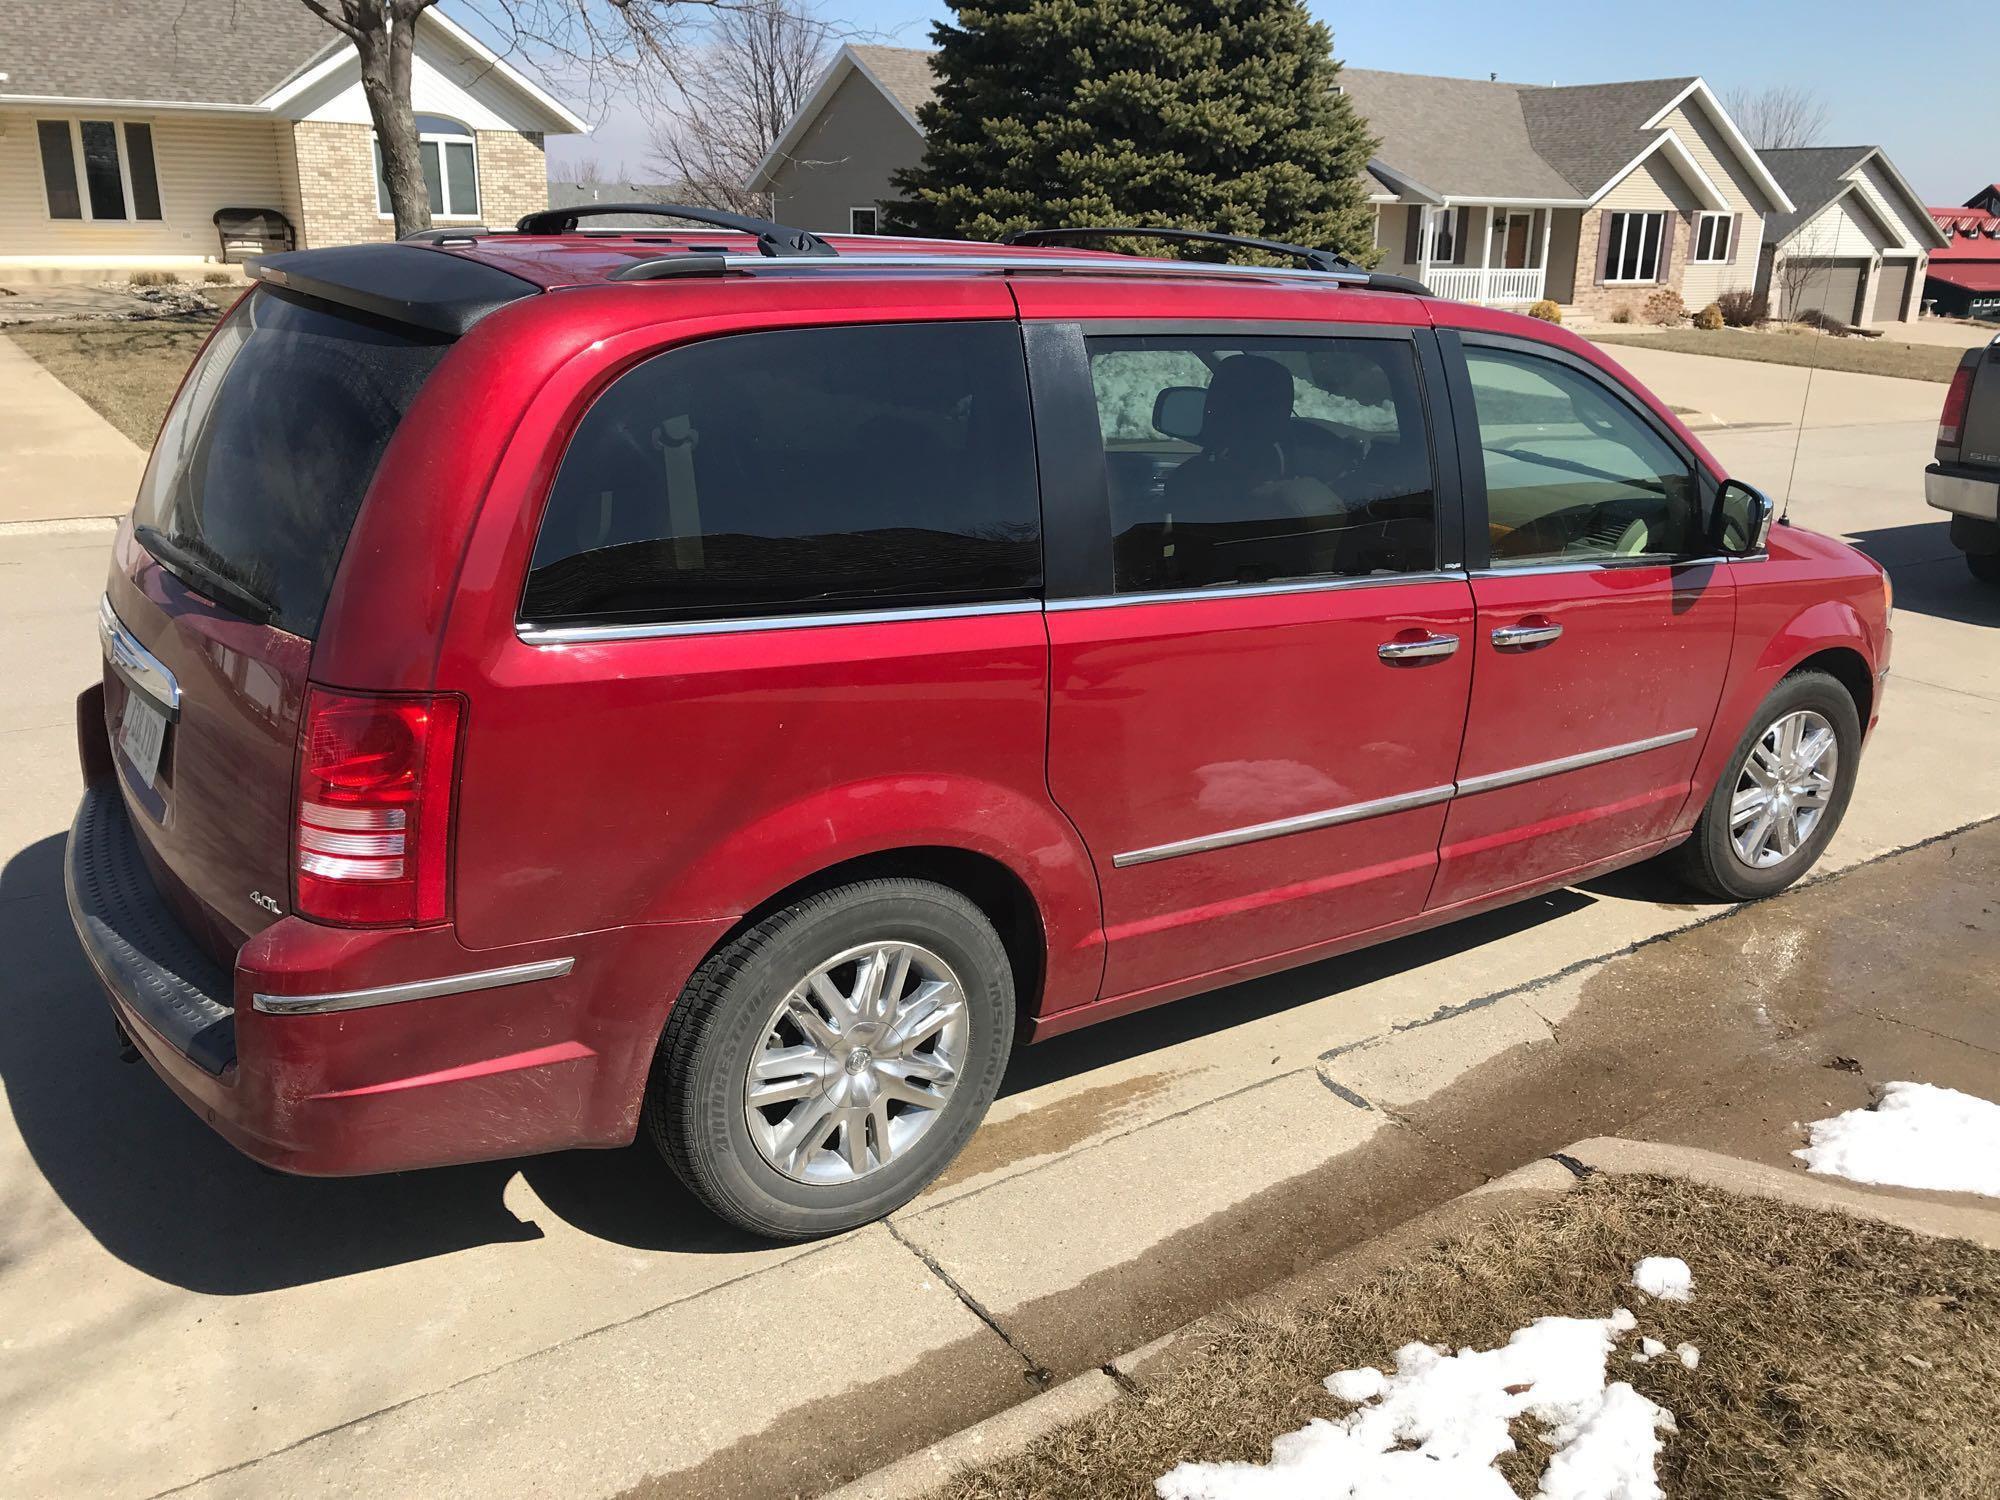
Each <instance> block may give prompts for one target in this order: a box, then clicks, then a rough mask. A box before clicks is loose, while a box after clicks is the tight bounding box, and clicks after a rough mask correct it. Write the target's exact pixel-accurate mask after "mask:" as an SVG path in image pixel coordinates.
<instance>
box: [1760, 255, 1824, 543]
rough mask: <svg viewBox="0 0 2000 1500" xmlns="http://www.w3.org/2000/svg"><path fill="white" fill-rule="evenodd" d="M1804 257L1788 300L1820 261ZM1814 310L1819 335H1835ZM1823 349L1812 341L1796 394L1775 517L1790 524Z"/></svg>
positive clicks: (1801, 289) (1774, 281)
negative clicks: (1803, 379)
mask: <svg viewBox="0 0 2000 1500" xmlns="http://www.w3.org/2000/svg"><path fill="white" fill-rule="evenodd" d="M1815 241H1817V236H1815ZM1788 259H1789V257H1788ZM1803 259H1804V260H1805V265H1804V268H1803V274H1800V273H1799V272H1793V273H1792V274H1791V279H1790V281H1789V284H1787V285H1786V286H1785V287H1784V290H1785V291H1786V293H1787V296H1786V299H1785V300H1786V301H1787V302H1788V303H1789V302H1791V301H1793V300H1795V299H1796V298H1797V297H1798V296H1800V295H1802V294H1803V293H1804V291H1805V287H1806V280H1807V279H1808V278H1810V277H1811V275H1812V273H1813V271H1814V270H1815V269H1817V268H1818V267H1819V265H1820V264H1821V261H1820V260H1819V259H1817V258H1813V257H1803ZM1771 282H1772V285H1773V287H1777V286H1778V285H1779V283H1778V278H1777V275H1776V273H1775V272H1773V274H1772V278H1771ZM1797 311H1798V310H1797V309H1796V308H1792V307H1787V308H1786V309H1785V315H1786V316H1787V317H1788V318H1792V319H1793V320H1794V321H1797V318H1796V313H1797ZM1814 311H1815V312H1817V313H1818V317H1817V318H1815V319H1814V320H1813V324H1812V328H1813V331H1814V333H1815V334H1816V335H1817V336H1818V337H1819V338H1822V339H1830V338H1832V337H1833V336H1834V335H1833V331H1832V330H1831V329H1829V328H1828V327H1827V326H1826V324H1827V322H1828V321H1830V320H1829V319H1828V318H1827V315H1826V310H1825V309H1824V308H1816V309H1814ZM1824 352H1825V349H1824V346H1822V345H1818V344H1815V345H1814V347H1813V358H1812V363H1811V364H1809V365H1807V366H1806V388H1805V391H1804V393H1803V394H1802V395H1801V396H1800V397H1799V423H1798V426H1797V428H1796V429H1794V431H1793V433H1792V467H1791V471H1790V472H1789V473H1788V474H1786V475H1785V498H1784V501H1783V503H1781V504H1780V505H1779V507H1778V519H1779V520H1780V521H1782V522H1784V523H1786V524H1790V522H1791V517H1792V486H1793V484H1794V483H1795V482H1796V481H1797V479H1798V477H1799V451H1800V450H1801V449H1802V448H1804V447H1805V442H1806V412H1807V411H1808V410H1809V409H1810V408H1811V406H1812V388H1813V376H1815V375H1817V374H1818V373H1819V361H1820V356H1821V354H1823V353H1824Z"/></svg>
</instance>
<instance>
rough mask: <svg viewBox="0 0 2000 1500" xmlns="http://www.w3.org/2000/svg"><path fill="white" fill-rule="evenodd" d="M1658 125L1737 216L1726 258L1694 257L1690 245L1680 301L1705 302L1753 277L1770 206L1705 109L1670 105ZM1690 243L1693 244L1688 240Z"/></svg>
mask: <svg viewBox="0 0 2000 1500" xmlns="http://www.w3.org/2000/svg"><path fill="white" fill-rule="evenodd" d="M1660 123H1661V125H1663V126H1665V127H1666V128H1667V129H1669V130H1671V131H1673V133H1674V138H1675V139H1676V140H1678V141H1679V142H1680V143H1681V145H1683V146H1684V147H1686V148H1687V153H1688V155H1689V156H1692V157H1693V158H1694V160H1695V164H1696V165H1697V166H1699V167H1700V168H1701V169H1702V171H1703V172H1704V173H1706V174H1707V176H1708V180H1709V181H1710V182H1712V183H1714V184H1715V186H1716V190H1717V191H1718V192H1720V193H1721V194H1722V196H1723V197H1725V198H1727V199H1728V200H1729V211H1730V212H1731V213H1734V214H1740V215H1741V216H1742V217H1741V218H1740V219H1739V220H1738V221H1737V224H1736V239H1735V243H1734V244H1733V245H1732V247H1731V255H1730V259H1729V260H1727V261H1724V262H1720V263H1711V264H1702V263H1699V262H1697V261H1696V260H1695V259H1694V257H1693V253H1692V250H1690V253H1689V256H1688V263H1687V274H1686V275H1685V277H1684V278H1683V279H1682V282H1681V300H1682V301H1683V302H1685V303H1686V304H1687V307H1688V311H1689V312H1694V311H1696V310H1697V309H1700V308H1703V307H1706V306H1707V305H1708V304H1709V303H1711V302H1713V301H1714V300H1715V299H1716V298H1717V297H1719V296H1721V295H1722V294H1723V293H1724V292H1729V291H1749V290H1750V289H1751V288H1752V287H1754V286H1755V285H1756V281H1757V247H1758V246H1759V245H1761V244H1762V243H1763V242H1764V214H1765V212H1766V211H1767V210H1768V209H1769V208H1771V207H1772V205H1771V203H1770V201H1769V200H1768V199H1767V198H1766V197H1765V196H1764V193H1763V191H1762V190H1761V189H1760V188H1759V187H1758V186H1757V184H1756V181H1755V180H1754V179H1753V178H1752V177H1751V175H1750V173H1749V170H1748V168H1747V167H1746V166H1745V165H1744V163H1743V161H1742V159H1741V158H1740V157H1739V156H1738V155H1737V153H1736V149H1735V147H1733V146H1732V145H1730V143H1729V140H1728V138H1727V137H1726V136H1724V135H1723V133H1722V132H1721V131H1720V130H1719V129H1717V128H1716V126H1715V125H1714V123H1713V122H1711V121H1710V120H1709V118H1708V112H1707V111H1706V110H1704V109H1700V108H1695V109H1689V108H1688V107H1687V106H1686V105H1683V106H1682V107H1681V108H1679V109H1676V110H1674V111H1673V112H1672V113H1671V114H1669V115H1668V116H1667V117H1666V118H1665V119H1663V120H1662V121H1660ZM1689 244H1690V245H1692V244H1693V240H1692V239H1690V241H1689Z"/></svg>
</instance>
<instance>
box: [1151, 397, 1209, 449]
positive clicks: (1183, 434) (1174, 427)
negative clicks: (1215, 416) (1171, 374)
mask: <svg viewBox="0 0 2000 1500" xmlns="http://www.w3.org/2000/svg"><path fill="white" fill-rule="evenodd" d="M1207 407H1208V392H1207V391H1205V390H1203V389H1202V388H1201V387H1200V386H1198V385H1170V386H1168V387H1167V388H1166V389H1164V390H1163V391H1161V392H1160V394H1159V395H1157V396H1155V397H1154V398H1153V430H1154V431H1155V432H1160V433H1164V434H1165V435H1166V436H1168V437H1170V438H1179V439H1180V440H1181V441H1182V442H1185V443H1192V442H1196V441H1198V440H1199V439H1200V437H1201V419H1202V414H1203V413H1204V412H1205V411H1206V410H1207Z"/></svg>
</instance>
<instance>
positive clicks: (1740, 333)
mask: <svg viewBox="0 0 2000 1500" xmlns="http://www.w3.org/2000/svg"><path fill="white" fill-rule="evenodd" d="M1589 338H1590V339H1591V341H1592V342H1593V343H1598V344H1638V345H1643V346H1644V347H1646V348H1648V349H1670V350H1672V351H1673V352H1674V353H1676V354H1714V355H1719V356H1720V357H1721V358H1723V359H1754V360H1762V361H1763V362H1764V363H1765V364H1771V365H1812V366H1815V367H1816V368H1818V369H1822V370H1846V371H1848V372H1850V373H1852V374H1856V375H1893V376H1895V377H1897V378H1898V379H1901V380H1935V381H1939V382H1941V383H1949V381H1950V380H1951V372H1952V371H1953V370H1956V369H1957V368H1958V359H1959V356H1960V355H1961V354H1963V353H1964V352H1965V351H1964V350H1962V349H1952V348H1946V347H1942V346H1939V345H1936V344H1898V343H1895V342H1893V341H1892V340H1891V339H1889V338H1888V337H1883V338H1879V339H1856V338H1836V337H1834V336H1832V335H1831V334H1824V333H1818V332H1814V331H1811V330H1806V329H1796V330H1795V329H1787V328H1773V329H1754V328H1717V329H1713V330H1703V329H1700V328H1663V329H1661V330H1659V331H1658V332H1657V333H1592V334H1590V335H1589Z"/></svg>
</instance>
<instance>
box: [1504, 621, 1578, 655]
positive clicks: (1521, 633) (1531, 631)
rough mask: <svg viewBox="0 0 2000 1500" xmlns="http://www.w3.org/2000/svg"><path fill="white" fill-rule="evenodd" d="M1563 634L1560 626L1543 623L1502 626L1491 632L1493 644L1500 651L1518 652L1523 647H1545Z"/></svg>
mask: <svg viewBox="0 0 2000 1500" xmlns="http://www.w3.org/2000/svg"><path fill="white" fill-rule="evenodd" d="M1562 633H1563V628H1562V626H1560V625H1551V624H1547V623H1543V624H1540V625H1502V626H1501V627H1500V628H1499V629H1498V630H1495V631H1494V632H1493V644H1494V645H1496V646H1498V647H1499V648H1500V649H1501V650H1502V651H1508V650H1518V649H1520V648H1521V647H1523V646H1546V645H1547V644H1548V643H1549V642H1550V641H1552V640H1554V639H1556V637H1558V636H1560V635H1561V634H1562Z"/></svg>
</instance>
